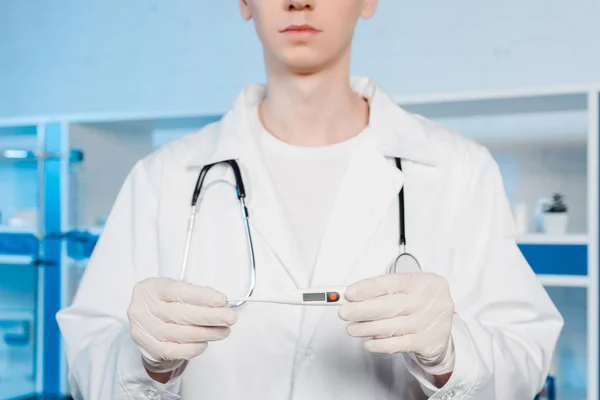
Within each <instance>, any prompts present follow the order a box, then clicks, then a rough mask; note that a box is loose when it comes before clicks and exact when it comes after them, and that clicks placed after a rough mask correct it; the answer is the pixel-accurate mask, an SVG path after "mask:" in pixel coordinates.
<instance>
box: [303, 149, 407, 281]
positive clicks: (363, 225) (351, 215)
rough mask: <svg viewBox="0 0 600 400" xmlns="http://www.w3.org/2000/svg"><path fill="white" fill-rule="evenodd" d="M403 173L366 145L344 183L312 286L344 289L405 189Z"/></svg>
mask: <svg viewBox="0 0 600 400" xmlns="http://www.w3.org/2000/svg"><path fill="white" fill-rule="evenodd" d="M402 181H403V177H402V172H400V171H399V170H398V169H397V168H396V167H395V165H394V164H393V163H392V162H390V160H388V159H387V158H386V157H384V156H383V155H382V154H381V153H379V152H378V151H377V149H376V147H375V146H374V144H373V143H372V142H371V141H369V142H367V145H366V146H365V147H364V148H363V149H361V150H360V151H359V153H358V154H357V155H356V156H355V157H353V158H352V160H351V161H350V163H349V165H348V170H347V172H346V174H345V176H344V178H343V180H342V183H341V186H340V191H339V194H338V197H337V199H336V202H335V205H334V207H333V210H332V213H331V216H330V219H329V222H328V224H327V228H326V230H325V234H324V236H323V240H322V242H321V248H320V251H319V255H318V257H317V262H316V265H315V272H314V276H313V281H312V286H314V287H317V286H343V285H346V284H347V283H348V282H346V278H347V277H348V276H349V274H350V272H351V271H352V269H353V268H354V264H355V261H356V260H357V259H358V257H359V255H360V254H361V252H362V251H363V250H364V248H365V245H366V244H367V242H368V240H369V239H370V238H371V237H372V236H373V234H374V233H375V230H376V229H377V227H378V225H379V223H380V221H381V219H382V218H383V216H384V214H385V212H386V211H387V210H388V209H389V206H390V205H391V203H392V201H394V200H395V199H396V196H397V194H398V193H399V191H400V189H401V187H402Z"/></svg>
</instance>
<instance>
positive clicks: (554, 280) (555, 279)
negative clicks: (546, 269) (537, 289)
mask: <svg viewBox="0 0 600 400" xmlns="http://www.w3.org/2000/svg"><path fill="white" fill-rule="evenodd" d="M537 277H538V279H539V280H540V282H541V283H542V285H544V286H547V287H549V286H558V287H577V288H587V287H588V284H589V281H590V280H589V278H588V277H587V276H572V275H542V274H538V276H537Z"/></svg>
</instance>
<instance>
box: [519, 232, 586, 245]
mask: <svg viewBox="0 0 600 400" xmlns="http://www.w3.org/2000/svg"><path fill="white" fill-rule="evenodd" d="M517 242H518V243H519V244H520V245H521V244H523V245H525V244H542V245H544V244H547V245H556V244H581V245H587V244H588V242H589V239H588V235H586V234H566V235H548V234H545V233H530V234H526V235H521V236H519V237H518V238H517Z"/></svg>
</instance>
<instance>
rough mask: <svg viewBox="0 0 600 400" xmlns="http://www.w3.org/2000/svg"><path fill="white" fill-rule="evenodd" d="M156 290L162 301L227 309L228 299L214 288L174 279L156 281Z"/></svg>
mask: <svg viewBox="0 0 600 400" xmlns="http://www.w3.org/2000/svg"><path fill="white" fill-rule="evenodd" d="M154 285H155V288H156V290H157V293H158V297H159V298H160V300H162V301H165V302H178V303H186V304H193V305H196V306H207V307H226V306H227V297H225V295H224V294H223V293H220V292H218V291H216V290H214V289H212V288H209V287H206V286H198V285H194V284H191V283H188V282H182V281H176V280H174V279H167V278H159V279H156V281H155V283H154Z"/></svg>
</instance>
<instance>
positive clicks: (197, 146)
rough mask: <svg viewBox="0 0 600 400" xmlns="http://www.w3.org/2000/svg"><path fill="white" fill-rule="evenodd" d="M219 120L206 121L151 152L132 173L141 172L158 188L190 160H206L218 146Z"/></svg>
mask: <svg viewBox="0 0 600 400" xmlns="http://www.w3.org/2000/svg"><path fill="white" fill-rule="evenodd" d="M221 123H222V122H221V121H217V122H212V123H209V124H207V125H205V126H204V127H202V128H201V129H199V130H197V131H195V132H191V133H189V134H187V135H184V136H182V137H180V138H177V139H175V140H173V141H171V142H169V143H167V144H165V145H163V146H161V147H160V148H158V149H156V150H154V151H152V152H151V153H150V154H148V155H147V156H145V157H143V158H142V159H140V160H139V161H138V162H137V163H136V165H135V166H134V167H133V170H132V174H133V175H134V176H136V175H140V174H142V175H144V176H145V177H146V178H147V179H148V180H149V182H150V183H151V184H152V185H153V186H155V187H156V189H157V190H158V188H159V187H160V182H161V180H162V179H163V177H165V176H172V174H181V173H183V172H184V171H186V170H187V168H188V166H189V165H190V163H191V162H192V160H207V159H209V157H210V155H211V154H212V153H213V152H214V149H215V148H216V146H217V143H218V138H219V134H220V126H221Z"/></svg>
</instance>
